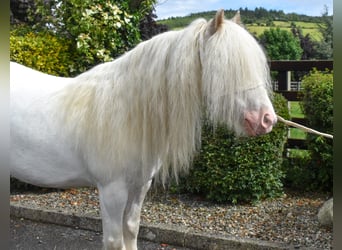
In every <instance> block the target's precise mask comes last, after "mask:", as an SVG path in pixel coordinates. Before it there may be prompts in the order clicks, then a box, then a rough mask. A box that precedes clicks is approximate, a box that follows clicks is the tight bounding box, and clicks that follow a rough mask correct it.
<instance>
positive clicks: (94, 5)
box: [30, 0, 155, 73]
mask: <svg viewBox="0 0 342 250" xmlns="http://www.w3.org/2000/svg"><path fill="white" fill-rule="evenodd" d="M154 3H155V0H132V1H128V0H117V1H113V0H112V1H107V0H49V1H46V0H36V8H35V9H34V10H32V12H31V15H30V17H31V20H32V21H35V25H34V26H33V28H34V29H36V30H42V29H43V30H46V29H48V30H49V31H51V32H53V33H54V34H56V35H57V36H58V37H62V38H66V39H69V40H71V41H73V44H72V47H71V51H75V52H76V62H79V63H78V65H77V66H76V68H75V69H74V71H75V72H76V73H79V72H82V71H84V70H86V69H88V68H90V67H92V66H94V65H96V64H98V63H101V62H106V61H111V60H113V59H114V58H115V57H117V56H118V55H120V54H123V53H124V52H125V51H127V50H128V49H130V48H132V47H133V46H135V45H136V44H137V43H138V42H139V41H140V31H139V23H140V20H141V19H142V18H143V17H144V16H145V15H146V14H147V13H149V11H150V10H151V9H152V8H153V4H154ZM77 58H82V60H77Z"/></svg>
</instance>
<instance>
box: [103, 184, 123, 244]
mask: <svg viewBox="0 0 342 250" xmlns="http://www.w3.org/2000/svg"><path fill="white" fill-rule="evenodd" d="M98 190H99V197H100V206H101V215H102V230H103V244H104V249H105V250H126V247H125V242H124V236H123V224H122V223H123V215H124V211H125V207H126V203H127V199H128V190H127V185H126V183H125V181H122V180H117V181H113V182H110V183H107V184H105V185H98Z"/></svg>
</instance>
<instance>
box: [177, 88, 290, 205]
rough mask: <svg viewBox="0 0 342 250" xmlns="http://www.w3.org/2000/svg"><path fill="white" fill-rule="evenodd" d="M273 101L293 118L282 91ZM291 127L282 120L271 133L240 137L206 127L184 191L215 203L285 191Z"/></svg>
mask: <svg viewBox="0 0 342 250" xmlns="http://www.w3.org/2000/svg"><path fill="white" fill-rule="evenodd" d="M273 104H274V107H275V110H276V112H277V114H279V115H281V116H282V117H284V118H287V119H288V117H289V113H288V108H287V102H286V100H285V98H284V97H282V96H281V95H279V94H275V95H274V100H273ZM286 139H287V127H286V126H285V125H284V124H280V123H278V124H277V125H276V126H275V128H274V129H273V131H272V132H271V133H269V134H267V135H263V136H260V137H255V138H237V137H235V136H234V135H233V134H232V133H230V132H229V131H227V130H226V129H225V128H224V127H218V128H216V129H215V132H214V133H213V128H212V127H211V126H209V125H207V126H204V128H203V132H202V148H201V152H200V154H199V155H198V157H197V158H196V159H195V161H194V166H193V168H192V169H191V170H190V173H189V175H188V176H187V177H185V178H182V179H181V181H180V185H179V187H180V189H181V190H182V191H186V192H190V193H196V194H202V195H204V196H205V197H206V198H207V199H209V200H212V201H215V202H232V203H237V202H257V201H260V200H262V199H265V198H271V197H278V196H280V195H282V194H283V185H282V178H283V177H284V175H283V172H282V170H281V165H282V159H283V158H282V154H283V149H284V144H285V142H286Z"/></svg>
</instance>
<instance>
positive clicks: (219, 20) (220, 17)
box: [209, 9, 224, 36]
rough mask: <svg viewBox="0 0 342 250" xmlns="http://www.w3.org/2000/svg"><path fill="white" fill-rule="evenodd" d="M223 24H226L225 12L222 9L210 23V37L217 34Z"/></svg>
mask: <svg viewBox="0 0 342 250" xmlns="http://www.w3.org/2000/svg"><path fill="white" fill-rule="evenodd" d="M223 22H224V11H223V10H222V9H221V10H218V11H217V12H216V15H215V18H214V19H212V20H211V21H210V24H209V35H210V36H211V35H213V34H215V32H216V31H217V30H219V29H220V27H221V26H222V24H223Z"/></svg>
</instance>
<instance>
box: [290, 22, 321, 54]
mask: <svg viewBox="0 0 342 250" xmlns="http://www.w3.org/2000/svg"><path fill="white" fill-rule="evenodd" d="M291 32H292V34H293V35H294V36H295V37H297V38H298V39H299V42H300V47H301V48H302V50H303V53H302V57H301V59H302V60H309V59H316V58H317V51H316V45H317V42H315V41H314V40H312V39H311V36H310V34H306V35H305V36H304V34H303V30H302V28H301V27H297V25H296V24H295V23H294V22H292V23H291Z"/></svg>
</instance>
